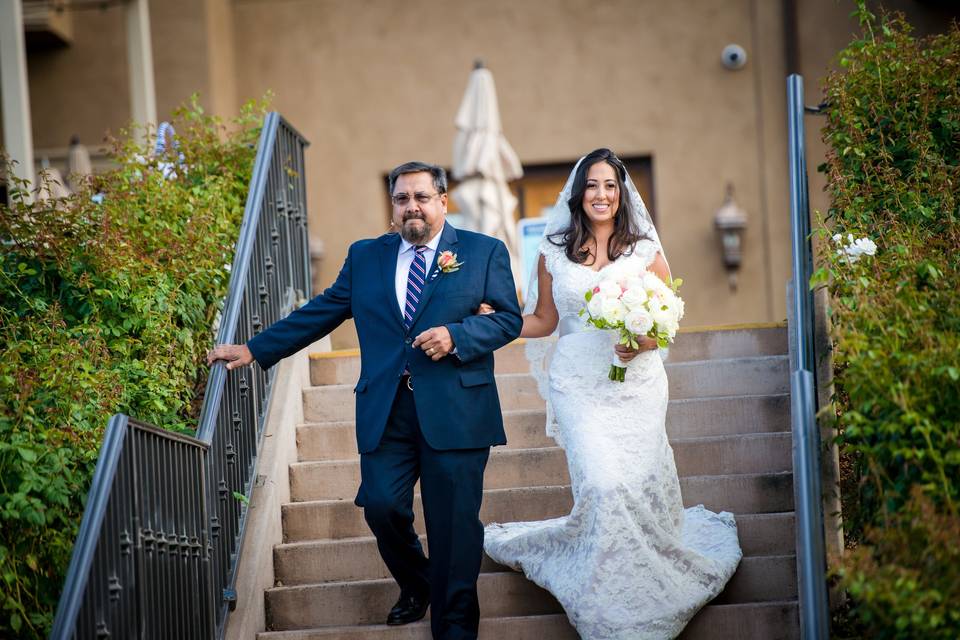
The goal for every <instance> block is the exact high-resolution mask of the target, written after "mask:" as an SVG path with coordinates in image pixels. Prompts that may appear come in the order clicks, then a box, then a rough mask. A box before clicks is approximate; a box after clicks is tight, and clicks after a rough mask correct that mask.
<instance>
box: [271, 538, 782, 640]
mask: <svg viewBox="0 0 960 640" xmlns="http://www.w3.org/2000/svg"><path fill="white" fill-rule="evenodd" d="M796 584H797V582H796V558H795V557H794V556H792V555H783V556H756V557H752V558H744V559H743V560H742V561H741V562H740V566H739V567H738V568H737V572H736V573H735V574H734V576H733V578H731V580H730V582H729V583H728V584H727V586H726V588H725V589H724V591H723V592H722V593H721V594H720V595H719V596H717V598H716V599H714V600H713V603H715V604H734V603H745V602H765V601H780V600H792V599H795V598H796V591H797V588H796ZM477 590H478V594H479V598H480V611H481V615H482V616H483V617H484V618H501V617H509V616H533V615H543V614H549V613H561V612H562V608H561V607H560V605H559V603H557V601H556V600H555V599H554V598H553V596H552V595H550V594H549V593H547V592H546V591H544V590H543V589H541V588H540V587H538V586H537V585H535V584H533V583H532V582H530V581H528V580H527V579H526V578H525V577H524V576H523V575H522V574H520V573H517V572H513V571H510V572H496V573H482V574H480V579H479V580H478V581H477ZM399 592H400V591H399V587H397V585H396V583H395V582H394V580H393V579H392V578H386V579H379V580H358V581H345V582H329V583H322V584H309V585H296V586H289V587H274V588H272V589H268V590H267V591H266V592H265V597H266V610H267V625H268V627H269V628H270V629H274V630H284V629H311V628H315V627H322V626H332V625H341V626H346V625H362V624H377V623H379V622H381V621H382V620H383V619H384V616H385V615H386V612H387V611H389V610H390V607H391V606H393V603H394V602H395V601H396V599H397V597H398V595H399Z"/></svg>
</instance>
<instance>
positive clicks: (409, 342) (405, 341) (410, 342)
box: [403, 338, 413, 344]
mask: <svg viewBox="0 0 960 640" xmlns="http://www.w3.org/2000/svg"><path fill="white" fill-rule="evenodd" d="M403 342H404V343H405V344H413V338H406V339H404V341H403Z"/></svg>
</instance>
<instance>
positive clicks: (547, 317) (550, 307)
mask: <svg viewBox="0 0 960 640" xmlns="http://www.w3.org/2000/svg"><path fill="white" fill-rule="evenodd" d="M559 320H560V314H558V313H557V305H556V304H555V303H554V301H553V276H551V275H550V272H549V271H547V266H546V262H545V260H544V258H543V256H542V255H541V256H540V261H539V262H538V263H537V308H536V309H534V310H533V313H529V314H527V315H525V316H523V328H522V329H521V330H520V337H521V338H545V337H546V336H549V335H550V334H551V333H553V330H554V329H556V328H557V322H559Z"/></svg>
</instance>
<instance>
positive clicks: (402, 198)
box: [390, 191, 440, 207]
mask: <svg viewBox="0 0 960 640" xmlns="http://www.w3.org/2000/svg"><path fill="white" fill-rule="evenodd" d="M439 195H440V194H439V193H424V192H422V191H418V192H417V193H415V194H413V199H414V200H416V201H417V204H427V203H428V202H430V201H431V200H433V199H434V198H435V197H437V196H439ZM390 202H392V203H393V204H394V205H396V206H398V207H405V206H407V205H408V204H410V194H409V193H398V194H396V195H393V196H390Z"/></svg>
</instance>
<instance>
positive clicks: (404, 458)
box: [208, 162, 522, 640]
mask: <svg viewBox="0 0 960 640" xmlns="http://www.w3.org/2000/svg"><path fill="white" fill-rule="evenodd" d="M390 193H391V201H392V203H393V222H392V224H393V226H394V227H395V228H397V229H398V230H399V233H389V234H386V235H384V236H381V237H379V238H376V239H370V240H361V241H359V242H356V243H354V244H353V245H352V246H351V247H350V250H349V253H348V254H347V259H346V261H345V262H344V265H343V268H342V269H341V270H340V275H339V276H337V280H336V282H334V283H333V286H331V287H330V288H329V289H327V290H326V291H324V292H323V293H322V294H321V295H319V296H317V297H316V298H314V299H313V300H311V301H310V302H309V303H307V304H306V305H304V306H303V307H301V308H300V309H298V310H296V311H294V312H293V313H291V314H290V315H289V316H287V317H286V318H284V319H283V320H280V321H279V322H277V323H275V324H274V325H272V326H270V327H269V328H268V329H266V330H265V331H263V332H262V333H260V334H259V335H257V336H255V337H254V338H253V339H251V340H250V341H249V342H248V343H247V344H246V345H220V346H218V347H216V348H215V349H213V350H212V351H211V352H210V354H209V355H208V361H209V362H213V361H215V360H227V361H228V364H227V368H228V369H233V368H235V367H238V366H243V365H246V364H249V363H251V362H253V360H256V361H257V363H258V364H259V365H260V366H261V367H263V368H265V369H266V368H269V367H271V366H273V365H274V364H275V363H276V362H277V361H279V360H280V359H281V358H284V357H286V356H289V355H291V354H294V353H296V352H297V351H299V350H300V349H302V348H304V347H305V346H307V345H309V344H311V343H312V342H313V341H315V340H317V339H319V338H321V337H323V336H324V335H326V334H328V333H330V332H331V331H333V329H335V328H336V327H337V326H339V325H340V324H341V323H342V322H343V321H344V320H346V319H348V318H350V317H353V318H354V320H355V324H356V328H357V334H358V336H359V338H360V359H361V372H360V379H359V380H358V381H357V386H356V389H355V392H356V398H357V444H358V448H359V450H360V472H361V484H360V490H359V492H358V494H357V498H356V504H357V505H358V506H361V507H363V510H364V517H365V518H366V521H367V523H368V524H369V525H370V528H371V529H372V530H373V533H374V535H375V536H376V538H377V546H378V548H379V550H380V554H381V556H382V557H383V559H384V562H385V563H386V565H387V567H388V568H389V569H390V572H391V573H392V574H393V577H394V578H395V579H396V581H397V583H398V584H399V585H400V599H399V600H398V601H397V604H396V605H395V606H394V607H393V609H392V610H391V611H390V613H389V614H388V617H387V624H406V623H409V622H413V621H415V620H419V619H421V618H423V616H424V615H425V614H426V609H427V605H428V604H429V605H430V606H431V607H432V614H431V628H432V631H433V636H434V638H444V639H456V640H459V639H461V638H476V637H477V628H478V625H479V621H480V609H479V605H478V601H477V577H478V575H479V573H480V561H481V559H482V556H483V525H482V524H481V522H480V518H479V512H480V503H481V500H482V497H483V472H484V469H485V467H486V464H487V459H488V457H489V455H490V447H491V446H493V445H499V444H505V443H506V436H505V434H504V431H503V418H502V415H501V413H500V399H499V397H498V395H497V387H496V383H495V381H494V375H493V352H494V351H495V350H496V349H498V348H500V347H502V346H503V345H505V344H507V343H508V342H510V341H511V340H513V339H515V338H516V337H517V336H518V335H519V334H520V327H521V325H522V319H521V316H520V309H519V307H518V304H517V297H516V292H515V290H514V284H513V282H514V281H513V274H512V273H511V271H510V258H509V255H508V253H507V249H506V247H505V246H504V245H503V243H502V242H500V241H499V240H496V239H494V238H490V237H488V236H484V235H481V234H477V233H471V232H467V231H460V230H456V229H454V228H453V227H452V226H450V225H449V224H446V222H445V215H446V212H447V179H446V174H445V173H444V171H443V169H442V168H440V167H436V166H433V165H429V164H424V163H421V162H408V163H406V164H403V165H400V166H399V167H397V168H396V169H394V170H393V171H392V172H391V173H390ZM483 302H486V303H487V304H489V305H490V306H491V307H493V308H494V309H496V310H497V311H496V312H495V313H491V314H489V315H478V314H477V313H476V312H477V310H478V308H479V306H480V304H481V303H483ZM418 478H419V479H420V485H421V497H422V500H423V511H424V517H425V520H426V529H427V539H428V541H429V548H430V558H429V560H428V559H427V558H426V556H425V555H424V553H423V549H422V548H421V546H420V541H419V539H418V537H417V534H416V533H415V531H414V528H413V488H414V485H415V484H416V482H417V480H418Z"/></svg>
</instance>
